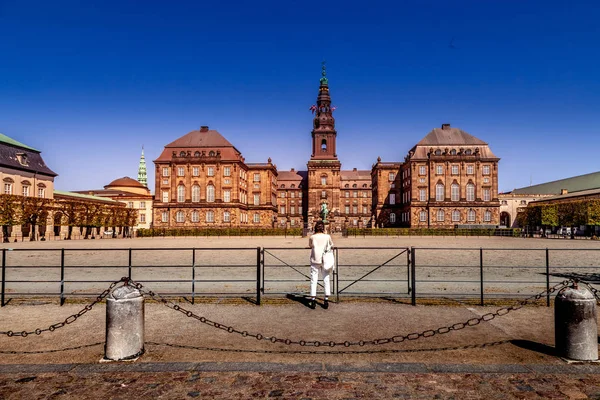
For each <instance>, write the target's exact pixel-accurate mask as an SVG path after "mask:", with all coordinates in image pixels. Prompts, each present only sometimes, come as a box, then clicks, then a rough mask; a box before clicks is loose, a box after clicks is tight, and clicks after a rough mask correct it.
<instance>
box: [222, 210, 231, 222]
mask: <svg viewBox="0 0 600 400" xmlns="http://www.w3.org/2000/svg"><path fill="white" fill-rule="evenodd" d="M229 221H231V214H229V211H225V212H223V222H229Z"/></svg>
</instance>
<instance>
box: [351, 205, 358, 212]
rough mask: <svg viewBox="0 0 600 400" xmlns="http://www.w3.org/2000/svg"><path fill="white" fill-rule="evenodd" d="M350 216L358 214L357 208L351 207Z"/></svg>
mask: <svg viewBox="0 0 600 400" xmlns="http://www.w3.org/2000/svg"><path fill="white" fill-rule="evenodd" d="M352 214H358V206H356V205H354V206H352Z"/></svg>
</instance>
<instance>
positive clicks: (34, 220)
mask: <svg viewBox="0 0 600 400" xmlns="http://www.w3.org/2000/svg"><path fill="white" fill-rule="evenodd" d="M20 197H21V196H20ZM51 206H52V200H51V199H47V198H43V197H29V196H22V197H21V202H20V207H19V223H20V224H21V225H30V226H31V236H30V237H29V240H30V241H34V240H36V238H35V227H36V225H37V224H38V223H39V222H41V223H42V225H46V223H47V221H46V218H48V214H49V212H50V210H51Z"/></svg>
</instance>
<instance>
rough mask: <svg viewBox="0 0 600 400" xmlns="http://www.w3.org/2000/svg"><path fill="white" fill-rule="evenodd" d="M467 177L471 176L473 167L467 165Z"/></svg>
mask: <svg viewBox="0 0 600 400" xmlns="http://www.w3.org/2000/svg"><path fill="white" fill-rule="evenodd" d="M467 175H473V166H472V165H467Z"/></svg>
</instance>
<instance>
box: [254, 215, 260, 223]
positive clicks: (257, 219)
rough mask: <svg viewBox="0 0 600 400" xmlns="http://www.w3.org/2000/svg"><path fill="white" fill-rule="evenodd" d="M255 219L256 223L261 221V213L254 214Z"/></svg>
mask: <svg viewBox="0 0 600 400" xmlns="http://www.w3.org/2000/svg"><path fill="white" fill-rule="evenodd" d="M253 221H254V222H255V223H259V222H260V215H259V214H254V217H253Z"/></svg>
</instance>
